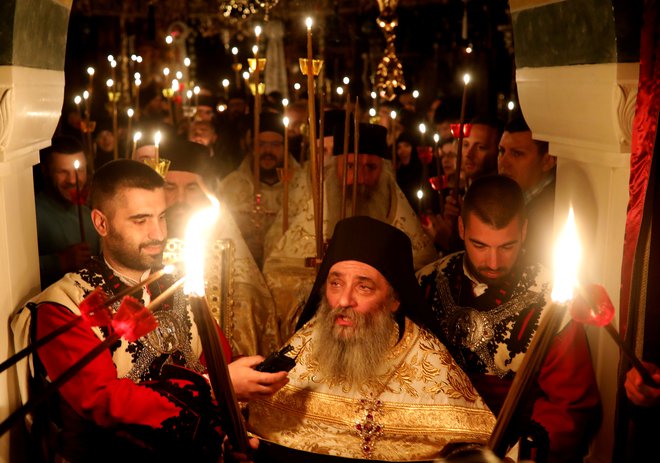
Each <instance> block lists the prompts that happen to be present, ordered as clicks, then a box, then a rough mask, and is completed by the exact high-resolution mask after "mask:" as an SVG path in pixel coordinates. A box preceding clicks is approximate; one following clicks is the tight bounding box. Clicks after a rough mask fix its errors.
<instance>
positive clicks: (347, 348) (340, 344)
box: [314, 295, 397, 386]
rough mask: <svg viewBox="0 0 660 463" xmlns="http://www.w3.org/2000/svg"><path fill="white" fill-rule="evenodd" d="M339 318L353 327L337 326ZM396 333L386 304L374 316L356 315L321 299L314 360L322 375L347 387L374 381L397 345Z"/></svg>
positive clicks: (356, 313) (357, 313) (315, 331)
mask: <svg viewBox="0 0 660 463" xmlns="http://www.w3.org/2000/svg"><path fill="white" fill-rule="evenodd" d="M390 301H391V296H390V298H389V300H388V303H389V302H390ZM340 314H341V315H343V316H344V317H345V318H348V319H349V320H351V321H352V322H353V326H340V325H337V324H336V319H337V316H339V315H340ZM396 332H397V326H396V321H395V320H394V314H393V313H392V312H390V311H389V310H388V309H387V307H386V305H385V304H384V305H383V306H382V307H380V309H379V310H378V311H377V312H369V313H359V312H356V311H354V310H353V309H351V308H348V307H338V308H332V307H330V304H329V303H328V300H327V298H326V297H325V295H324V296H323V299H322V300H321V303H320V304H319V312H318V322H317V324H316V327H315V328H314V337H315V343H316V345H317V346H318V348H317V349H316V350H315V352H314V357H315V360H316V362H317V363H318V365H319V369H320V372H321V374H322V375H323V376H325V377H332V378H337V379H342V380H345V381H346V383H347V384H348V385H350V386H358V385H359V384H361V383H362V382H363V381H365V380H368V379H371V378H374V377H375V376H376V374H377V373H378V369H379V367H380V366H381V363H382V361H383V360H384V359H385V356H386V354H387V351H388V350H389V349H390V348H391V347H392V345H393V343H394V342H396V335H395V333H396Z"/></svg>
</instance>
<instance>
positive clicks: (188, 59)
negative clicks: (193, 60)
mask: <svg viewBox="0 0 660 463" xmlns="http://www.w3.org/2000/svg"><path fill="white" fill-rule="evenodd" d="M183 65H184V66H185V67H190V58H188V57H187V56H186V57H185V58H183Z"/></svg>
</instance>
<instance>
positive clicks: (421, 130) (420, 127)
mask: <svg viewBox="0 0 660 463" xmlns="http://www.w3.org/2000/svg"><path fill="white" fill-rule="evenodd" d="M419 131H420V132H422V135H424V134H425V133H426V124H424V123H423V122H422V123H421V124H419Z"/></svg>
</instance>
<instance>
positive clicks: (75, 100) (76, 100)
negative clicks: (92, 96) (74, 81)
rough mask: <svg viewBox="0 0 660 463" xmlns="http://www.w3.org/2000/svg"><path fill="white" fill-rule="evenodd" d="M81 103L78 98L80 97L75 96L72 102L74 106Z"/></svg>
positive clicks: (80, 99)
mask: <svg viewBox="0 0 660 463" xmlns="http://www.w3.org/2000/svg"><path fill="white" fill-rule="evenodd" d="M81 101H82V98H81V97H80V95H76V97H75V98H74V99H73V102H74V103H75V104H80V102H81Z"/></svg>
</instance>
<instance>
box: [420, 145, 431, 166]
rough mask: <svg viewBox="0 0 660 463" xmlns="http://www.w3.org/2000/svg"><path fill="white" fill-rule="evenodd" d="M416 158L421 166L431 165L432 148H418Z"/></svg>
mask: <svg viewBox="0 0 660 463" xmlns="http://www.w3.org/2000/svg"><path fill="white" fill-rule="evenodd" d="M417 157H418V158H419V160H420V162H421V163H422V164H426V165H428V164H431V161H432V160H433V148H432V147H430V146H418V147H417Z"/></svg>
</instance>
